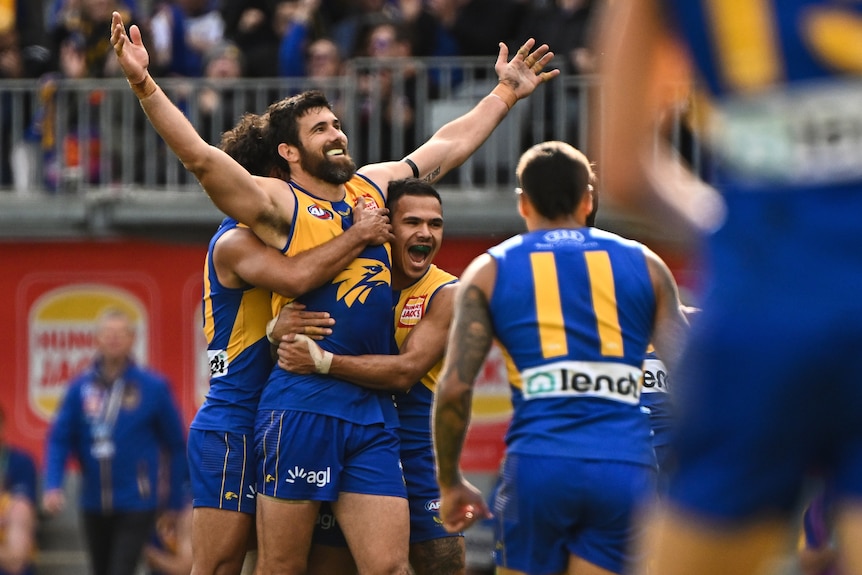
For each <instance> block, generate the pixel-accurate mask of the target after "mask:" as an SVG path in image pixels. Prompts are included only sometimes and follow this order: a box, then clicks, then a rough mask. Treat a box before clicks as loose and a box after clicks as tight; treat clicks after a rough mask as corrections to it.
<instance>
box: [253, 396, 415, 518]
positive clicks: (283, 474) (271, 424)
mask: <svg viewBox="0 0 862 575" xmlns="http://www.w3.org/2000/svg"><path fill="white" fill-rule="evenodd" d="M395 431H396V430H395V429H386V428H385V427H384V425H383V424H382V423H381V424H376V425H360V424H357V423H351V422H349V421H345V420H343V419H339V418H337V417H331V416H328V415H320V414H315V413H307V412H304V411H289V410H288V411H282V410H269V409H267V410H261V411H260V412H258V415H257V421H256V422H255V454H256V455H257V461H258V465H259V469H260V475H259V477H258V482H257V483H258V493H262V494H264V495H268V496H270V497H276V498H279V499H290V500H305V499H307V500H315V501H336V500H337V499H338V494H339V493H341V492H349V493H362V494H366V495H385V496H392V497H404V498H406V497H407V489H406V488H405V487H404V476H403V474H402V472H401V459H400V456H399V450H398V447H399V443H398V436H397V434H396V433H395Z"/></svg>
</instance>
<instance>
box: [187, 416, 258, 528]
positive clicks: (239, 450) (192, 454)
mask: <svg viewBox="0 0 862 575" xmlns="http://www.w3.org/2000/svg"><path fill="white" fill-rule="evenodd" d="M188 462H189V476H190V479H191V488H192V497H193V500H192V505H194V506H195V507H214V508H216V509H227V510H229V511H239V512H241V513H249V514H254V512H255V503H256V501H255V487H256V483H257V474H256V473H255V469H256V467H255V462H254V450H253V446H252V445H251V438H250V437H248V436H247V435H245V434H242V433H229V432H227V431H205V430H200V429H190V430H189V440H188Z"/></svg>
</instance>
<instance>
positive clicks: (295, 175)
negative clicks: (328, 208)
mask: <svg viewBox="0 0 862 575" xmlns="http://www.w3.org/2000/svg"><path fill="white" fill-rule="evenodd" d="M290 181H291V182H292V183H294V184H296V185H297V186H299V187H300V188H302V189H303V190H305V191H306V192H308V193H310V194H312V195H314V196H316V197H318V198H321V199H323V200H328V201H330V202H340V201H341V200H343V199H344V197H345V195H346V191H345V189H344V185H343V184H332V183H329V182H325V181H323V180H321V179H320V178H315V177H314V176H312V175H311V174H308V173H307V172H303V171H301V170H300V171H298V172H293V171H292V172H291V176H290Z"/></svg>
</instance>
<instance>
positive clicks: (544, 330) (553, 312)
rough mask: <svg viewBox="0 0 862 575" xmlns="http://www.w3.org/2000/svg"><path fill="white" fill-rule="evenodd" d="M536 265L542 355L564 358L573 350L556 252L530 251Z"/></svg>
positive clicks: (535, 287)
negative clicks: (561, 299)
mask: <svg viewBox="0 0 862 575" xmlns="http://www.w3.org/2000/svg"><path fill="white" fill-rule="evenodd" d="M530 265H531V266H532V268H533V289H534V290H535V295H536V320H537V322H538V324H539V341H540V342H541V344H542V357H544V358H551V357H560V356H564V355H567V354H568V353H569V346H568V343H567V342H566V325H565V322H564V321H563V304H562V303H561V301H560V286H559V284H558V283H557V264H556V262H555V261H554V254H553V253H551V252H541V253H532V254H530Z"/></svg>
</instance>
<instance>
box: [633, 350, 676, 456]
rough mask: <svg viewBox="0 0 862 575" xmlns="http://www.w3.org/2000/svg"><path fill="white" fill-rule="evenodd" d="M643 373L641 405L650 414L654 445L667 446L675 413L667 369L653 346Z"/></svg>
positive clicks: (647, 356) (646, 359)
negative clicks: (673, 412)
mask: <svg viewBox="0 0 862 575" xmlns="http://www.w3.org/2000/svg"><path fill="white" fill-rule="evenodd" d="M643 371H644V379H643V390H642V393H643V395H641V405H643V406H644V407H645V408H646V409H647V410H648V412H649V420H650V427H652V432H653V445H655V446H662V445H667V443H668V441H669V435H670V429H671V422H672V411H673V409H672V406H671V396H670V381H669V378H668V373H667V367H666V366H665V364H664V362H663V361H662V360H660V359H659V358H658V356H657V355H656V353H655V349H654V348H653V346H652V345H650V346H649V349H647V354H646V357H645V358H644V364H643Z"/></svg>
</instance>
